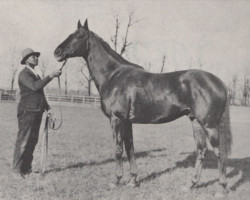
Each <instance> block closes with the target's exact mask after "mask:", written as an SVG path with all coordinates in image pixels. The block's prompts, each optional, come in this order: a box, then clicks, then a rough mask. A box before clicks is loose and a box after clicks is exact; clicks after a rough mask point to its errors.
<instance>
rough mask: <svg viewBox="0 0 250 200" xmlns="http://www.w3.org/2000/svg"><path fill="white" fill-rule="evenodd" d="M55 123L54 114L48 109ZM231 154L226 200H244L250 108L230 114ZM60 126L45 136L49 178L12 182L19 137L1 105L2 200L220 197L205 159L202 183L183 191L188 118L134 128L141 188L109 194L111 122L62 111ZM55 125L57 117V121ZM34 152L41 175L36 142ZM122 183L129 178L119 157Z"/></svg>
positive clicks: (80, 110)
mask: <svg viewBox="0 0 250 200" xmlns="http://www.w3.org/2000/svg"><path fill="white" fill-rule="evenodd" d="M53 108H54V111H55V113H57V115H58V116H59V109H58V107H57V106H53ZM230 110H231V125H232V132H233V141H234V142H233V148H232V150H233V151H232V155H231V156H230V159H229V161H228V166H229V167H228V170H227V171H228V173H227V178H228V186H229V188H230V190H231V191H230V193H229V194H228V196H227V197H226V198H225V199H237V200H238V199H244V200H245V199H249V195H250V190H249V188H250V153H249V152H250V145H249V144H250V135H249V134H250V126H249V119H250V108H246V107H231V108H230ZM62 111H63V126H62V128H61V129H60V130H58V131H50V134H49V155H48V167H47V173H46V175H45V176H44V177H41V176H40V174H32V175H30V176H29V177H28V178H26V179H25V180H20V181H16V180H14V179H13V178H12V176H11V163H12V159H13V151H14V143H15V139H16V134H17V119H16V104H15V103H4V102H0V127H1V129H0V137H1V141H0V165H1V171H0V199H4V200H5V199H25V200H36V199H37V200H40V199H42V200H47V199H50V200H51V199H52V200H59V199H60V200H64V199H65V200H68V199H72V200H74V199H81V200H91V199H94V200H118V199H120V200H145V199H146V200H177V199H178V200H179V199H188V200H192V199H199V200H207V199H214V195H215V193H216V192H217V191H218V190H219V184H218V169H217V162H216V158H215V157H214V156H213V154H212V152H211V151H208V153H207V155H206V162H205V169H204V170H203V173H202V178H201V179H202V180H201V181H202V184H201V185H200V186H199V187H198V188H196V189H193V190H187V187H186V186H188V185H189V183H190V180H191V178H192V175H193V174H194V162H195V157H196V155H195V153H194V150H195V144H194V139H193V135H192V128H191V123H190V121H189V119H188V118H187V117H183V118H180V119H178V120H176V121H174V122H171V123H167V124H161V125H133V128H134V146H135V152H136V161H137V167H138V180H139V183H140V186H139V187H136V188H129V187H126V186H121V187H118V188H110V186H109V183H110V182H112V180H113V179H114V178H115V175H114V172H115V160H114V145H113V141H112V133H111V129H110V126H109V120H108V119H107V118H106V117H105V116H104V115H103V114H102V112H101V111H100V109H99V108H92V107H72V106H63V108H62ZM58 118H59V117H58ZM40 133H41V134H40V140H39V143H38V145H37V148H36V151H35V153H34V162H33V170H39V169H40V168H41V165H40V152H41V139H42V133H43V124H42V127H41V131H40ZM123 163H124V177H123V182H126V181H128V179H129V164H128V162H127V160H126V156H125V155H124V162H123Z"/></svg>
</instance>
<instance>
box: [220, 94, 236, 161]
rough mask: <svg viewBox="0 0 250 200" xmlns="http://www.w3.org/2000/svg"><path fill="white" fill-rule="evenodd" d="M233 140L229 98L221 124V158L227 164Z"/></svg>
mask: <svg viewBox="0 0 250 200" xmlns="http://www.w3.org/2000/svg"><path fill="white" fill-rule="evenodd" d="M232 142H233V139H232V133H231V126H230V114H229V101H228V98H227V101H226V106H225V109H224V111H223V114H222V118H221V120H220V126H219V144H220V145H219V151H220V160H221V162H222V163H224V164H226V162H227V158H228V156H229V155H230V153H231V147H232Z"/></svg>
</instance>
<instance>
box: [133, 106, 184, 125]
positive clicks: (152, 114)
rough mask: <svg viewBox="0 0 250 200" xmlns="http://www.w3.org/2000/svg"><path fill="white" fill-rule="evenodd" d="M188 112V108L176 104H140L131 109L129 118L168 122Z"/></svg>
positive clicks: (141, 120)
mask: <svg viewBox="0 0 250 200" xmlns="http://www.w3.org/2000/svg"><path fill="white" fill-rule="evenodd" d="M185 114H187V110H185V109H182V108H180V107H179V106H176V105H167V104H166V103H164V104H163V103H158V104H140V105H136V106H135V107H134V108H132V109H131V111H130V113H129V119H130V121H131V122H133V123H145V124H147V123H153V124H154V123H155V124H156V123H166V122H170V121H173V120H175V119H177V118H179V117H181V116H183V115H185Z"/></svg>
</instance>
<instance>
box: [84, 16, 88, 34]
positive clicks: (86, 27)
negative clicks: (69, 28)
mask: <svg viewBox="0 0 250 200" xmlns="http://www.w3.org/2000/svg"><path fill="white" fill-rule="evenodd" d="M83 27H84V28H85V29H86V30H87V31H89V25H88V19H86V20H85V22H84V26H83Z"/></svg>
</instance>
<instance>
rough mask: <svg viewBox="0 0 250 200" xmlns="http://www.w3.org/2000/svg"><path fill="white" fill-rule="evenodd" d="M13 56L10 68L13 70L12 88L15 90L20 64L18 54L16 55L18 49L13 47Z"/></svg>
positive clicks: (11, 75) (11, 76) (11, 77)
mask: <svg viewBox="0 0 250 200" xmlns="http://www.w3.org/2000/svg"><path fill="white" fill-rule="evenodd" d="M10 55H11V58H10V62H11V64H10V70H11V74H10V89H11V90H14V83H15V80H16V77H17V71H18V64H17V58H18V57H17V56H16V49H15V48H14V49H12V50H11V54H10Z"/></svg>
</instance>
